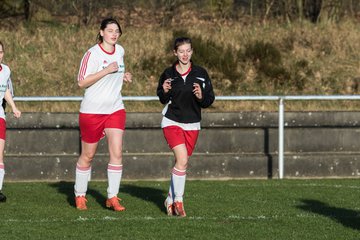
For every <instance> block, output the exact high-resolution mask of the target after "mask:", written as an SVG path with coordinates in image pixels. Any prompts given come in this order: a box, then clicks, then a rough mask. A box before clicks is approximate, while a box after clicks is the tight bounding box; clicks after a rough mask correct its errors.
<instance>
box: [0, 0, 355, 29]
mask: <svg viewBox="0 0 360 240" xmlns="http://www.w3.org/2000/svg"><path fill="white" fill-rule="evenodd" d="M139 8H141V9H146V10H149V11H152V12H153V14H154V19H156V21H155V22H156V23H157V24H159V25H160V26H167V25H169V24H170V23H171V22H172V21H174V16H176V15H177V14H178V12H179V11H181V10H183V9H191V10H196V12H197V14H199V15H202V16H203V18H211V17H216V18H221V19H237V18H239V17H242V16H245V15H248V16H251V17H257V18H259V19H261V21H263V22H266V21H267V20H268V19H269V18H271V19H273V18H280V19H283V20H285V21H287V22H292V21H295V20H301V21H302V20H309V21H311V22H313V23H317V22H319V21H325V22H326V21H331V22H337V21H340V20H341V19H343V18H344V17H349V18H358V17H360V1H358V0H217V1H215V0H198V1H191V0H102V1H96V0H62V1H57V0H0V19H6V18H11V17H17V18H19V19H21V20H23V21H30V22H31V21H54V22H67V23H68V22H71V23H74V24H78V25H80V26H81V25H89V24H91V23H94V22H98V19H99V18H101V17H102V16H103V15H104V14H105V15H111V14H112V13H114V10H116V9H118V10H119V9H121V10H122V11H123V12H124V16H125V17H124V18H125V19H126V21H125V22H126V23H127V24H128V25H131V23H132V19H131V18H132V16H133V14H134V13H136V12H137V11H139ZM137 14H139V13H137ZM140 14H141V13H140ZM175 21H176V20H175Z"/></svg>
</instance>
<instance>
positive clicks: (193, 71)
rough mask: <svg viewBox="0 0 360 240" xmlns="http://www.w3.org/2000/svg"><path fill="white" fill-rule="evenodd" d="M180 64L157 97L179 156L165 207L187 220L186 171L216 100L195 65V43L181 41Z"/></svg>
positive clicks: (177, 49)
mask: <svg viewBox="0 0 360 240" xmlns="http://www.w3.org/2000/svg"><path fill="white" fill-rule="evenodd" d="M173 52H174V55H175V56H176V57H177V61H176V62H175V63H174V64H173V66H172V67H169V68H167V69H165V71H164V72H163V73H162V75H161V76H160V79H159V85H158V88H157V95H158V96H159V100H160V102H161V103H162V104H166V105H165V108H164V110H163V115H164V116H163V119H162V122H161V127H162V129H163V133H164V136H165V139H166V141H167V143H168V145H169V147H170V148H171V149H172V151H173V153H174V156H175V165H174V167H173V168H172V171H171V172H172V173H171V182H170V188H169V194H168V197H167V198H166V200H165V207H166V211H167V214H168V215H177V216H180V217H185V216H186V213H185V210H184V204H183V195H184V190H185V179H186V168H187V163H188V160H189V157H190V156H191V155H192V152H193V150H194V148H195V144H196V141H197V138H198V135H199V130H200V121H201V108H206V107H209V106H210V105H211V104H212V103H213V102H214V99H215V96H214V92H213V88H212V85H211V81H210V78H209V75H208V73H207V72H206V70H205V69H204V68H202V67H200V66H198V65H195V64H193V63H192V61H191V56H192V54H193V49H192V44H191V39H189V38H185V37H182V38H177V39H176V40H175V43H174V49H173Z"/></svg>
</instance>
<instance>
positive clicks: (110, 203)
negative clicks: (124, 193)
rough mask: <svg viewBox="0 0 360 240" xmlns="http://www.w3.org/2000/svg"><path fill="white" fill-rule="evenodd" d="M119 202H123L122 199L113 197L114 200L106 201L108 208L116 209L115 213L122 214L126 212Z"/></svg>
mask: <svg viewBox="0 0 360 240" xmlns="http://www.w3.org/2000/svg"><path fill="white" fill-rule="evenodd" d="M119 201H121V199H120V198H118V197H116V196H115V197H112V198H108V199H107V200H106V207H108V208H112V209H114V211H117V212H121V211H124V210H125V207H124V206H122V205H121V204H120V203H119Z"/></svg>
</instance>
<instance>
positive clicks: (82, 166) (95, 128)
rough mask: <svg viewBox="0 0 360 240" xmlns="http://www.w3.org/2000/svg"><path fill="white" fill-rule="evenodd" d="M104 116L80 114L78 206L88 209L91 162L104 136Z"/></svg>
mask: <svg viewBox="0 0 360 240" xmlns="http://www.w3.org/2000/svg"><path fill="white" fill-rule="evenodd" d="M103 121H104V117H103V116H102V115H99V114H83V113H80V114H79V127H80V134H81V154H80V157H79V159H78V161H77V164H76V172H75V186H74V192H75V204H76V208H78V209H80V210H86V209H87V207H86V202H87V200H86V198H85V196H86V192H87V188H88V183H89V181H90V178H91V163H92V160H93V159H94V156H95V153H96V149H97V146H98V142H99V141H100V139H101V137H103V136H104V133H103V131H104V124H103Z"/></svg>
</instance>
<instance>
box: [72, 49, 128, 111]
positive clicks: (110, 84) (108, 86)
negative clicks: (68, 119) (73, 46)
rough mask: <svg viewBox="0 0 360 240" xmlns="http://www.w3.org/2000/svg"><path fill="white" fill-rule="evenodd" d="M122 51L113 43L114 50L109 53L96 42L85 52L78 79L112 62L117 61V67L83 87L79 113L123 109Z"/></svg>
mask: <svg viewBox="0 0 360 240" xmlns="http://www.w3.org/2000/svg"><path fill="white" fill-rule="evenodd" d="M124 52H125V51H124V48H123V47H122V46H120V45H119V44H116V45H115V49H114V52H111V53H109V52H106V51H105V50H104V49H103V48H102V47H101V46H100V45H99V44H96V45H95V46H93V47H92V48H90V49H89V50H88V51H87V52H86V53H85V55H84V57H83V59H82V60H81V64H80V70H79V75H78V81H81V80H83V79H85V78H86V77H87V76H88V75H90V74H94V73H97V72H99V71H101V70H102V69H104V68H106V67H107V66H108V65H109V64H110V63H113V62H117V64H118V66H119V69H118V71H117V72H115V73H111V74H108V75H106V76H105V77H103V78H101V79H100V80H99V81H97V82H96V83H94V84H93V85H91V86H89V87H87V88H86V89H85V94H84V98H83V100H82V102H81V106H80V112H81V113H92V114H111V113H113V112H116V111H118V110H120V109H124V103H123V100H122V96H121V89H122V85H123V78H124V73H125V65H124Z"/></svg>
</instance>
